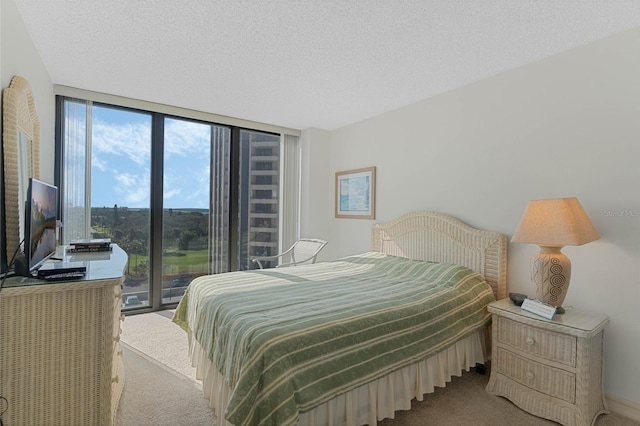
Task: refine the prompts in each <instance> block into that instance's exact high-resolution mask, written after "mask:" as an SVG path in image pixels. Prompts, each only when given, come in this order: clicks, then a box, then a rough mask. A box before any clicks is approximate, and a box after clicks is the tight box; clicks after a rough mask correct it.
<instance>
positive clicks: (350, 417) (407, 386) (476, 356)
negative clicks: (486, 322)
mask: <svg viewBox="0 0 640 426" xmlns="http://www.w3.org/2000/svg"><path fill="white" fill-rule="evenodd" d="M490 336H491V334H490V327H489V328H485V329H483V330H481V331H478V332H477V333H474V334H472V335H470V336H468V337H466V338H464V339H462V340H460V341H458V342H457V343H455V344H453V345H451V346H449V347H448V348H447V349H445V350H443V351H441V352H439V353H437V354H435V355H433V356H431V357H430V358H428V359H427V360H425V361H421V362H419V363H416V364H413V365H410V366H408V367H405V368H402V369H400V370H398V371H396V372H394V373H391V374H389V375H387V376H384V377H382V378H380V379H378V380H375V381H373V382H371V383H367V384H365V385H362V386H360V387H358V388H356V389H354V390H352V391H349V392H347V393H344V394H342V395H339V396H337V397H335V398H333V399H331V400H329V401H327V402H326V403H324V404H322V405H320V406H318V407H316V408H314V409H312V410H311V411H308V412H306V413H300V417H299V419H298V425H301V426H303V425H326V426H341V425H367V424H368V425H375V424H376V423H377V421H378V420H382V419H384V418H391V419H393V418H394V415H395V412H396V411H399V410H410V409H411V400H412V399H413V398H416V399H417V400H418V401H422V400H423V395H424V394H427V393H433V392H434V391H435V388H436V387H444V386H445V385H446V383H447V382H450V381H451V377H453V376H460V375H462V372H463V370H464V371H469V369H470V368H471V367H475V365H476V363H485V362H486V361H487V360H488V353H487V348H490V347H491V346H490V344H489V342H490V340H489V339H490ZM189 355H190V357H191V363H192V365H193V366H194V367H195V368H196V378H197V379H198V380H201V381H202V389H203V393H204V397H205V398H206V399H207V400H208V401H209V405H210V406H211V407H212V408H213V409H214V411H215V413H216V416H217V417H218V421H219V424H220V425H221V426H232V425H231V423H228V422H226V421H225V420H224V412H225V410H226V407H227V401H228V399H229V395H230V391H229V387H228V386H227V384H226V382H225V381H224V377H223V376H222V375H221V374H220V373H219V372H218V369H217V368H216V367H215V365H214V364H213V362H212V361H211V360H209V359H208V358H207V355H206V353H205V351H204V350H203V349H202V347H201V346H200V344H199V343H198V342H197V341H196V340H195V339H193V338H192V335H191V332H189Z"/></svg>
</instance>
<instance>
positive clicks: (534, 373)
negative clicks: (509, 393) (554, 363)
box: [497, 348, 576, 404]
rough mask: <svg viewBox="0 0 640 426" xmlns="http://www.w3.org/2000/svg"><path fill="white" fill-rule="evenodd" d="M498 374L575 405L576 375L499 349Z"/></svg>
mask: <svg viewBox="0 0 640 426" xmlns="http://www.w3.org/2000/svg"><path fill="white" fill-rule="evenodd" d="M497 355H498V363H497V364H498V372H499V373H501V374H504V375H505V376H507V377H509V378H511V379H513V380H515V381H516V382H518V383H520V384H522V385H524V386H527V387H528V388H531V389H534V390H537V391H539V392H542V393H544V394H546V395H549V396H552V397H555V398H559V399H562V400H564V401H567V402H569V403H571V404H574V403H575V395H576V376H575V374H572V373H569V372H567V371H564V370H561V369H559V368H553V367H549V366H547V365H544V364H540V363H537V362H533V361H531V360H529V359H526V358H522V357H520V356H518V355H516V354H514V353H512V352H510V351H508V350H506V349H503V348H499V349H498V354H497Z"/></svg>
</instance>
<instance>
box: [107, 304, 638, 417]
mask: <svg viewBox="0 0 640 426" xmlns="http://www.w3.org/2000/svg"><path fill="white" fill-rule="evenodd" d="M172 315H173V312H172V311H163V312H159V313H151V314H142V315H135V316H129V317H127V318H126V320H125V321H124V323H123V326H122V330H123V331H122V342H123V343H124V344H123V347H124V365H125V374H126V381H125V387H124V393H123V396H122V399H121V401H120V406H119V408H118V416H117V423H116V424H117V425H118V426H145V425H149V426H151V425H160V426H162V425H193V426H196V425H214V426H217V424H218V423H217V422H216V417H215V415H214V413H213V410H212V409H211V408H209V406H208V401H206V400H205V399H204V397H203V396H202V390H201V389H202V386H201V385H200V383H199V382H197V381H196V380H195V375H194V369H193V368H192V367H191V363H190V361H189V358H188V342H187V335H186V333H185V332H184V331H183V330H182V329H180V328H179V327H178V326H176V325H175V324H173V323H172V322H171V317H172ZM488 380H489V372H487V374H486V375H480V374H477V373H476V372H475V371H471V372H468V373H464V374H463V375H462V376H461V377H454V378H453V380H452V381H451V383H449V384H448V385H447V387H446V388H438V389H437V390H436V392H435V393H433V394H429V395H425V397H424V400H423V401H421V402H417V401H415V400H414V401H413V404H412V410H411V411H400V412H397V413H396V416H395V419H385V420H383V421H380V422H378V425H377V426H427V425H434V426H448V425H451V426H454V425H455V426H458V425H479V426H483V425H486V426H512V425H522V426H544V425H555V424H556V423H554V422H550V421H547V420H544V419H540V418H538V417H535V416H532V415H530V414H528V413H526V412H524V411H522V410H520V409H519V408H518V407H516V406H515V405H513V404H512V403H511V402H509V401H508V400H506V399H504V398H500V397H494V396H492V395H489V394H488V393H486V392H485V390H484V388H485V386H486V385H487V381H488ZM304 426H313V425H304ZM347 426H349V425H347ZM596 426H640V422H636V421H633V420H630V419H628V418H626V417H623V416H620V415H618V414H615V413H613V414H609V415H602V416H600V417H598V420H597V422H596Z"/></svg>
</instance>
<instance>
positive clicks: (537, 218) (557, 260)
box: [511, 197, 600, 307]
mask: <svg viewBox="0 0 640 426" xmlns="http://www.w3.org/2000/svg"><path fill="white" fill-rule="evenodd" d="M599 238H600V235H599V234H598V231H596V228H595V227H594V226H593V224H592V223H591V221H590V220H589V217H588V216H587V213H586V212H585V211H584V209H583V208H582V205H580V202H579V201H578V199H577V198H575V197H572V198H556V199H549V200H533V201H529V203H528V204H527V207H526V209H525V211H524V214H523V215H522V218H521V219H520V224H519V225H518V228H517V229H516V231H515V232H514V234H513V237H512V238H511V241H512V242H515V243H533V244H538V245H539V246H540V251H539V252H538V253H537V254H536V255H535V256H534V258H533V260H532V262H531V280H532V281H533V283H534V284H535V286H536V297H537V299H538V300H541V301H543V302H545V303H548V304H550V305H553V306H556V307H561V306H562V302H563V301H564V298H565V296H566V294H567V290H568V288H569V280H570V278H571V262H570V261H569V258H568V257H567V256H565V255H564V254H563V253H561V251H560V250H561V249H562V247H564V246H569V245H570V246H580V245H582V244H586V243H588V242H591V241H595V240H597V239H599Z"/></svg>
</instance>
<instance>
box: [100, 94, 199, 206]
mask: <svg viewBox="0 0 640 426" xmlns="http://www.w3.org/2000/svg"><path fill="white" fill-rule="evenodd" d="M210 140H211V138H210V127H209V126H208V125H206V124H201V123H195V122H190V121H185V120H178V119H169V118H167V119H166V120H165V147H164V191H163V192H164V201H163V205H164V208H199V209H208V208H209V195H208V193H209V177H210V173H209V167H210V165H209V162H210ZM91 157H92V171H91V186H92V189H91V206H92V207H113V206H114V205H116V204H117V205H118V207H130V208H149V207H150V197H149V194H150V177H151V116H150V115H148V114H144V113H139V112H135V111H129V110H120V109H111V108H105V107H99V106H93V108H92V152H91Z"/></svg>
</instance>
